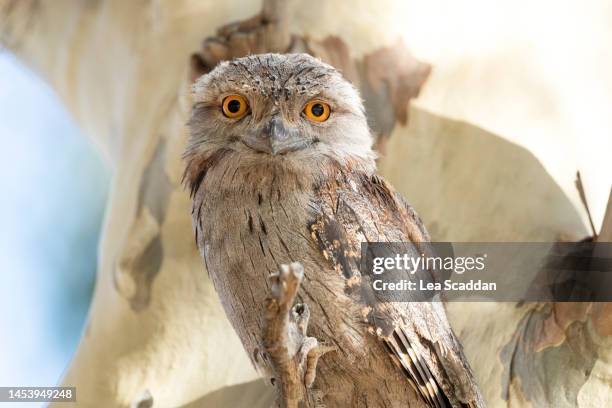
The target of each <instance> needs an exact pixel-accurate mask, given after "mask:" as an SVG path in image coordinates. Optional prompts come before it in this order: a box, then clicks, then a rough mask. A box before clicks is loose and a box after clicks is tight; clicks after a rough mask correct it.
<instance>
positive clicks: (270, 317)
mask: <svg viewBox="0 0 612 408" xmlns="http://www.w3.org/2000/svg"><path fill="white" fill-rule="evenodd" d="M303 277H304V268H303V267H302V265H301V264H299V263H295V262H294V263H292V264H290V265H281V267H280V270H279V272H278V273H276V274H274V275H272V276H271V277H270V284H271V287H272V294H271V296H270V297H269V298H268V299H266V314H265V316H264V317H265V328H264V334H263V339H264V347H265V351H266V357H267V358H268V359H269V362H270V364H271V366H272V373H273V375H274V378H273V384H274V385H275V387H276V390H277V405H278V406H280V407H281V408H297V406H298V403H299V402H300V401H305V400H307V399H308V397H309V396H308V395H307V389H308V388H310V387H312V384H313V383H314V380H315V378H316V370H317V362H318V361H319V358H320V357H321V356H322V355H323V354H325V353H327V352H329V351H332V350H335V349H334V348H333V347H329V346H325V345H321V344H319V342H318V341H317V339H316V338H314V337H308V336H307V335H306V332H307V329H308V320H309V318H310V310H309V309H308V305H306V304H303V303H297V304H295V305H293V303H294V302H295V298H296V296H297V292H298V289H299V286H300V284H301V282H302V279H303Z"/></svg>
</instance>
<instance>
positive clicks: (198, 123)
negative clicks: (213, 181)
mask: <svg viewBox="0 0 612 408" xmlns="http://www.w3.org/2000/svg"><path fill="white" fill-rule="evenodd" d="M193 91H194V105H193V110H192V114H191V119H190V121H189V128H190V132H191V138H190V142H189V145H188V148H187V153H186V157H187V158H188V166H189V165H190V163H191V164H193V163H200V162H202V160H201V158H203V157H217V158H218V157H219V152H223V153H224V156H227V157H231V158H232V159H233V161H239V162H240V163H243V164H244V166H250V167H253V166H257V165H258V164H261V165H265V166H270V165H272V164H273V165H275V166H276V167H278V166H281V167H283V166H284V167H286V168H287V170H288V171H292V170H295V169H298V168H302V169H304V170H307V169H312V168H318V167H321V166H323V165H324V164H326V163H328V162H334V163H336V164H339V165H341V166H347V165H348V166H359V167H362V168H373V166H374V157H375V156H374V153H373V151H372V142H373V139H372V136H371V133H370V129H369V128H368V125H367V120H366V117H365V112H364V107H363V104H362V102H361V98H360V96H359V93H358V92H357V90H356V89H355V87H354V86H353V85H351V84H350V83H349V82H348V81H347V80H345V79H344V78H343V77H342V75H341V74H340V73H339V72H338V71H337V70H335V69H334V68H333V67H331V66H330V65H327V64H325V63H323V62H321V61H320V60H318V59H315V58H313V57H311V56H309V55H307V54H283V55H281V54H262V55H253V56H249V57H244V58H239V59H236V60H233V61H227V62H223V63H221V64H219V65H218V66H217V67H216V68H215V69H214V70H213V71H211V72H210V73H208V74H206V75H203V76H202V77H200V78H199V79H198V80H197V81H196V83H195V84H194V87H193ZM189 158H192V159H194V160H191V162H190V160H189ZM217 162H219V163H220V161H217ZM187 171H188V172H189V168H188V169H187Z"/></svg>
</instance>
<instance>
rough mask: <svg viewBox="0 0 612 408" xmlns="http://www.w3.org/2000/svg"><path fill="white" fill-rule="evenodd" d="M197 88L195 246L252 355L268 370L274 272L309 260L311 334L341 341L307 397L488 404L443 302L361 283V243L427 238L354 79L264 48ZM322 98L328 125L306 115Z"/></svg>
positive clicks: (338, 402)
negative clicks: (238, 101)
mask: <svg viewBox="0 0 612 408" xmlns="http://www.w3.org/2000/svg"><path fill="white" fill-rule="evenodd" d="M234 94H237V95H240V97H243V98H244V100H246V101H248V105H249V111H248V112H247V113H246V114H245V115H244V116H241V117H239V118H230V117H228V116H227V114H226V115H224V113H223V112H224V111H223V110H222V108H221V107H222V105H223V104H224V103H225V102H224V101H227V99H225V98H227V97H228V95H234ZM194 97H195V103H194V107H193V113H192V117H191V120H190V123H189V126H190V130H191V139H190V142H189V146H188V148H187V152H186V155H185V157H186V161H187V167H186V172H185V180H186V183H187V185H188V186H189V188H190V189H191V193H192V197H193V221H194V229H195V234H196V242H197V245H198V247H199V248H200V250H201V253H202V256H203V257H204V260H205V262H206V266H207V269H208V271H209V273H210V276H211V278H212V280H213V282H214V284H215V288H216V289H217V291H218V293H219V295H220V298H221V301H222V303H223V306H224V308H225V311H226V313H227V315H228V317H229V319H230V321H231V322H232V325H233V327H234V328H235V330H236V331H237V333H238V335H239V336H240V338H241V340H242V342H243V344H244V347H245V349H246V350H247V352H248V353H249V355H250V356H251V358H252V360H253V363H254V364H255V365H256V366H257V367H258V368H259V369H260V370H262V372H263V373H264V374H265V373H268V372H269V367H268V366H267V362H266V360H265V359H264V358H263V356H262V352H261V350H262V348H263V346H262V341H261V335H262V330H263V327H262V325H263V316H264V299H265V298H266V296H267V295H268V294H269V293H270V288H269V286H268V285H269V283H268V279H267V277H268V275H269V274H270V273H272V272H275V271H277V269H278V267H279V265H280V264H285V263H290V262H300V263H301V264H302V265H303V266H304V270H305V278H304V281H303V283H302V286H301V288H300V292H299V298H300V301H301V302H303V303H306V304H308V306H309V307H310V311H311V319H310V326H309V333H308V334H309V335H310V336H313V337H315V338H317V339H318V340H319V341H322V342H325V343H327V344H330V345H334V346H336V349H337V350H336V351H334V352H330V353H328V354H326V355H325V356H324V357H322V358H321V360H320V361H319V366H318V369H317V377H316V381H315V384H314V388H313V390H312V392H311V395H310V398H311V399H312V400H311V401H310V403H311V404H314V401H315V400H316V401H319V402H322V403H324V404H325V405H326V406H328V407H407V406H409V405H410V406H429V407H446V406H453V407H457V406H483V405H484V404H483V402H482V399H481V397H480V394H479V392H478V390H477V387H476V385H475V381H474V378H473V375H472V372H471V370H470V368H469V367H468V365H467V362H466V360H465V358H464V357H463V354H462V352H461V346H460V345H459V343H458V342H457V340H456V338H455V336H454V334H453V333H452V331H451V329H450V327H449V325H448V322H447V319H446V316H445V313H444V310H443V307H442V305H441V303H414V302H413V303H409V302H406V303H399V302H393V303H390V302H376V301H374V297H373V296H372V295H371V294H370V293H368V290H367V285H362V284H361V279H362V277H361V276H360V272H359V256H360V243H361V242H364V241H369V242H374V241H406V242H413V243H414V246H415V250H416V249H417V248H418V247H419V246H420V245H426V242H427V241H428V240H429V237H428V235H427V232H426V231H425V228H424V227H423V224H422V223H421V221H420V219H419V217H418V216H417V215H416V213H415V212H414V210H413V209H412V208H411V207H410V206H408V205H407V204H406V203H405V202H404V200H403V199H402V197H401V196H400V195H399V194H398V193H396V192H395V191H394V190H393V189H392V187H390V186H389V184H387V183H386V182H385V181H384V180H383V179H382V178H380V177H379V176H377V175H376V174H375V162H374V158H375V155H374V153H373V152H372V149H371V145H372V138H371V135H370V131H369V129H368V126H367V122H366V117H365V113H364V110H363V106H362V103H361V100H360V98H359V95H358V93H357V91H356V90H355V88H354V87H353V86H352V85H351V84H349V83H348V82H347V81H345V80H344V79H343V78H342V76H341V75H340V73H338V72H337V71H336V70H334V69H333V68H332V67H330V66H329V65H326V64H323V63H322V62H320V61H318V60H316V59H314V58H312V57H309V56H308V55H304V54H291V55H274V54H267V55H256V56H251V57H246V58H241V59H238V60H234V61H231V62H224V63H222V64H220V65H219V66H218V67H217V68H216V69H215V70H213V71H212V72H211V73H210V74H207V75H205V76H203V77H202V78H200V79H199V80H198V81H197V82H196V84H195V86H194ZM312 100H315V101H322V102H323V103H325V104H328V105H329V107H330V111H331V115H330V116H329V119H328V120H325V121H322V122H316V121H312V120H309V119H308V118H307V117H306V116H305V114H304V106H305V105H306V104H307V103H308V102H309V101H312ZM219 352H223V350H220V351H219ZM309 406H314V405H309Z"/></svg>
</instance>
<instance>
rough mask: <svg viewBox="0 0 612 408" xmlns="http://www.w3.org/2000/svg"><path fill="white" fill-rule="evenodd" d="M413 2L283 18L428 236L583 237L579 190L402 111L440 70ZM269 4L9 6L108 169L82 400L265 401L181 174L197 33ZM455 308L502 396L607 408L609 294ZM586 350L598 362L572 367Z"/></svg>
mask: <svg viewBox="0 0 612 408" xmlns="http://www.w3.org/2000/svg"><path fill="white" fill-rule="evenodd" d="M400 3H402V2H401V1H399V0H396V1H394V0H387V1H382V2H381V1H378V2H372V1H366V0H358V1H352V2H341V1H336V2H332V1H322V0H309V1H306V0H295V1H293V2H291V3H290V4H289V6H288V10H287V11H286V13H287V16H288V19H289V20H288V21H289V31H290V33H291V34H295V35H296V36H297V38H298V40H299V41H298V42H297V43H295V42H294V43H292V46H293V47H294V48H292V49H294V50H296V49H301V50H304V51H308V52H311V53H314V54H315V55H318V56H320V57H321V58H323V59H325V60H327V61H329V62H330V63H332V64H334V65H337V66H340V67H341V68H342V69H343V72H344V74H345V75H346V76H347V77H349V78H350V79H351V80H353V81H354V82H356V83H357V84H358V85H359V87H360V89H361V90H362V93H363V96H364V98H365V100H366V107H367V109H368V113H369V115H370V117H371V118H373V119H374V120H373V123H372V125H373V127H374V129H375V130H377V131H378V132H379V133H380V134H382V135H383V139H381V140H384V141H385V143H384V146H383V147H384V149H383V150H384V151H385V156H384V158H383V159H382V160H381V163H380V169H381V172H382V173H383V175H385V176H386V177H387V178H388V179H389V180H390V181H391V182H392V183H393V184H394V185H395V186H396V187H397V188H398V189H399V190H400V191H401V192H402V193H403V194H404V195H405V196H406V197H407V198H408V200H409V201H410V202H411V203H412V204H413V205H414V206H415V208H416V209H417V210H418V211H419V212H420V213H421V215H422V217H423V219H424V220H425V223H426V224H427V226H428V228H429V229H430V231H431V233H432V236H433V238H434V239H436V240H440V241H444V240H455V241H552V240H556V239H559V238H561V237H566V238H567V237H569V238H570V239H580V238H583V237H584V236H585V235H587V230H586V228H585V227H584V223H583V220H582V219H581V216H580V215H579V212H578V211H577V210H576V208H575V206H574V204H573V203H575V201H576V200H574V201H570V200H569V199H568V198H567V196H566V194H565V193H564V191H563V190H562V189H561V188H559V186H558V185H557V183H556V182H555V180H554V179H553V178H552V177H551V176H550V175H549V174H548V173H547V172H546V170H545V169H544V167H543V166H542V165H541V164H540V163H539V162H538V160H537V159H536V157H535V156H534V155H533V154H531V153H530V152H529V151H527V150H526V149H524V148H522V147H519V146H517V145H515V144H513V143H510V142H508V141H506V140H504V139H502V138H500V137H499V136H496V135H495V134H492V133H490V132H487V131H485V130H482V129H480V128H478V127H477V126H474V125H471V124H468V123H466V122H462V121H456V120H451V119H448V118H446V117H443V116H439V115H436V114H433V113H429V112H427V111H425V110H423V109H418V108H414V107H413V108H410V109H409V110H406V109H408V101H409V99H410V97H414V96H416V95H417V94H418V90H419V88H420V85H421V84H422V81H423V80H425V78H426V77H427V74H428V73H429V68H428V66H426V65H424V64H421V63H418V62H417V61H416V60H414V59H413V58H411V57H410V55H409V54H408V53H407V52H406V51H405V49H404V48H403V46H402V45H401V43H400V42H398V37H399V30H400V26H398V24H396V23H395V22H396V17H395V16H396V14H397V13H398V8H397V7H396V6H398V5H399V4H400ZM260 9H261V3H260V2H259V1H223V2H218V1H204V0H199V1H197V0H177V1H163V0H158V1H145V0H133V1H122V0H105V1H103V0H97V1H95V0H92V1H76V0H72V1H71V0H61V1H60V0H47V1H36V0H0V30H1V31H0V32H2V35H3V37H2V41H3V42H4V43H5V44H6V45H7V46H8V48H9V49H11V50H12V51H13V52H15V53H16V54H17V55H18V56H19V57H20V58H21V59H22V60H23V61H25V62H26V63H27V64H28V65H29V66H31V67H32V68H33V69H35V70H36V71H37V72H38V73H39V74H40V75H41V76H42V77H44V78H45V79H46V80H47V81H48V82H49V83H50V84H51V85H52V86H53V88H54V89H55V90H56V92H57V93H58V94H59V96H60V97H61V99H62V101H63V102H64V103H65V104H66V106H67V107H68V109H69V110H70V112H71V113H72V114H73V116H74V117H75V119H76V121H77V122H78V124H79V125H80V127H81V129H82V130H83V132H84V133H85V134H86V135H87V136H89V137H91V138H92V139H93V140H94V141H95V143H96V145H97V146H98V147H99V149H100V151H101V153H102V155H103V156H104V157H105V158H106V160H107V162H108V163H109V164H110V166H111V168H112V173H113V179H112V188H111V194H110V197H109V202H108V205H107V214H106V221H105V225H104V231H103V237H102V243H101V245H100V262H99V267H98V276H97V282H96V289H95V294H94V299H93V302H92V305H91V309H90V313H89V319H88V324H87V328H86V330H85V332H84V335H83V338H82V340H81V343H80V345H79V348H78V351H77V353H76V355H75V357H74V359H73V361H72V363H71V365H70V367H69V369H68V370H67V372H66V375H65V377H64V380H63V383H64V384H66V385H74V386H76V387H77V393H78V401H79V405H80V406H130V405H140V406H142V407H145V406H151V405H150V404H152V406H160V407H170V406H173V407H174V406H181V405H186V404H189V406H204V407H213V406H215V407H216V406H237V407H240V406H249V407H260V406H267V405H269V404H270V401H271V399H270V398H271V390H270V389H268V388H264V386H263V385H262V384H259V383H251V384H248V385H246V386H242V387H241V388H236V387H239V386H237V385H236V384H239V383H241V382H247V381H252V380H254V379H256V378H257V374H256V373H255V372H254V370H253V368H252V367H251V366H250V362H249V360H248V358H247V357H246V356H245V355H244V352H243V351H242V348H241V345H240V343H239V341H238V339H237V337H236V335H235V334H234V332H233V331H232V329H231V327H230V326H229V324H228V322H227V321H226V319H225V317H224V315H223V311H222V310H221V306H220V304H219V301H218V299H217V297H216V294H215V293H214V290H213V288H212V284H211V283H210V281H209V278H208V275H207V273H206V271H205V270H204V268H203V266H202V262H201V259H200V256H199V254H198V253H197V250H196V247H195V244H194V241H193V234H192V228H191V218H190V211H189V210H190V202H189V197H188V195H187V193H186V192H185V191H184V190H183V188H182V186H181V175H182V168H183V166H182V162H181V154H182V151H183V147H184V143H185V140H186V129H185V126H184V124H185V122H186V119H187V117H188V113H189V108H190V106H189V105H190V101H189V85H190V81H191V77H190V69H191V68H190V64H189V61H190V55H191V54H192V53H193V52H199V51H201V52H202V55H201V57H202V58H201V59H196V60H195V68H197V69H202V70H206V69H207V68H209V67H207V64H208V63H210V61H211V58H212V60H214V56H213V57H210V55H209V54H206V50H207V49H208V50H209V48H206V47H207V46H205V47H204V49H202V46H201V44H202V40H203V39H204V38H205V37H208V36H214V35H216V34H217V33H216V30H217V29H218V28H219V27H221V26H223V25H225V24H227V23H229V22H231V21H238V20H241V21H244V20H246V19H248V18H250V17H252V16H255V15H256V14H257V13H259V11H260ZM241 29H244V27H242V28H241ZM221 37H223V36H221ZM230 37H231V36H229V37H228V36H225V37H223V38H225V40H227V41H229V40H230ZM234 39H235V38H234ZM238 43H239V41H238ZM208 46H210V44H209V45H208ZM231 49H232V47H231V46H230V51H229V54H228V55H230V56H232V54H233V52H232V51H231ZM234 51H235V48H234ZM221 52H222V53H227V52H228V51H227V50H222V51H221ZM236 53H237V54H240V53H239V52H238V51H236ZM224 55H225V54H224ZM192 63H193V61H192ZM435 68H436V67H434V69H435ZM434 73H435V70H434ZM444 74H445V73H444V72H442V74H441V76H438V77H437V78H436V80H435V81H433V84H434V85H435V84H438V85H436V86H434V87H433V88H431V89H429V90H428V89H427V87H426V88H425V93H424V95H423V96H424V97H425V99H426V101H428V102H427V103H428V105H427V107H428V108H430V109H432V110H435V109H434V108H435V97H434V96H435V95H436V92H438V91H440V89H441V88H444V87H445V86H447V87H448V86H449V85H450V84H451V83H452V80H453V77H452V75H450V74H449V75H448V76H447V77H445V76H444ZM411 84H412V85H413V86H412V87H411V86H409V85H411ZM472 91H473V92H477V91H478V89H477V87H475V89H474V90H469V92H472ZM427 92H429V93H427ZM464 92H465V91H464ZM432 94H433V95H434V96H431V95H432ZM428 95H430V96H429V97H427V96H428ZM464 96H465V93H464ZM432 101H433V102H432ZM479 103H481V102H479ZM445 109H446V108H445V107H440V109H439V111H440V112H444V111H445ZM451 111H452V109H451ZM408 113H410V115H409V117H410V125H409V126H407V118H408ZM452 113H454V112H452ZM384 135H388V136H390V137H388V138H386V137H384ZM75 171H78V169H75ZM607 222H608V224H609V223H610V221H609V220H608V221H607ZM608 231H609V230H608ZM604 235H605V234H602V237H603V236H604ZM608 235H609V233H608ZM447 310H448V313H449V318H450V319H451V321H452V323H453V327H454V329H455V331H456V332H457V334H458V335H459V337H460V338H461V340H462V342H463V345H464V347H465V350H466V354H467V356H468V359H469V360H470V363H471V365H472V367H473V368H474V369H475V371H476V376H477V379H478V380H479V383H480V385H481V388H482V391H483V394H484V396H485V399H486V400H487V402H488V403H489V405H490V406H494V407H497V406H523V405H524V406H527V404H528V401H531V403H532V404H533V405H536V406H546V404H549V405H554V406H573V405H576V404H580V405H581V406H606V405H609V404H610V403H611V401H612V400H611V396H610V384H611V382H612V360H611V358H612V356H611V350H612V348H611V347H610V345H611V338H610V336H612V330H610V322H609V318H608V317H606V316H609V314H610V308H609V307H608V305H607V304H602V305H593V306H590V307H588V308H587V309H585V310H582V309H581V310H574V309H571V308H570V309H568V308H563V307H562V306H559V305H552V306H551V305H548V306H544V307H538V308H534V307H531V306H523V307H516V305H514V304H509V303H507V304H506V303H504V304H494V303H478V304H467V303H455V304H449V305H447ZM526 319H527V321H528V323H529V324H525V322H526ZM533 322H537V324H534V323H533ZM550 322H553V323H555V324H550ZM549 331H550V332H549ZM538 336H540V337H542V338H544V337H545V338H550V336H555V337H554V341H551V342H550V343H545V342H539V343H538V344H539V345H540V346H541V347H540V348H538V349H532V348H529V347H526V346H525V342H521V341H517V339H529V340H532V339H533V341H534V342H535V340H537V338H539V337H538ZM547 336H548V337H547ZM577 349H579V350H581V351H579V352H576V351H575V350H577ZM576 353H579V354H580V355H584V356H585V357H583V358H574V359H571V363H570V364H566V363H565V361H566V360H568V358H569V356H575V355H576ZM227 386H232V387H231V388H229V389H227V390H226V391H224V390H222V388H223V387H227ZM246 401H248V405H244V404H247V402H246ZM241 404H243V405H241Z"/></svg>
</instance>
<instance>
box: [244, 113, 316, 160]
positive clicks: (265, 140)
mask: <svg viewBox="0 0 612 408" xmlns="http://www.w3.org/2000/svg"><path fill="white" fill-rule="evenodd" d="M244 142H245V144H246V145H247V146H249V147H250V148H252V149H254V150H256V151H259V152H263V153H269V154H272V155H274V156H276V155H281V154H284V153H287V152H291V151H295V150H300V149H303V148H305V147H306V146H308V145H309V144H310V143H309V141H308V140H307V139H306V138H304V137H303V136H302V135H300V133H299V132H298V130H297V129H295V128H293V127H289V126H286V125H285V123H284V121H283V119H282V118H281V117H279V116H278V115H274V116H273V117H272V119H270V121H269V122H268V123H267V124H266V125H265V126H264V127H263V129H262V128H259V129H257V130H254V131H253V132H252V133H251V134H249V135H248V137H247V138H246V139H245V140H244Z"/></svg>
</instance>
